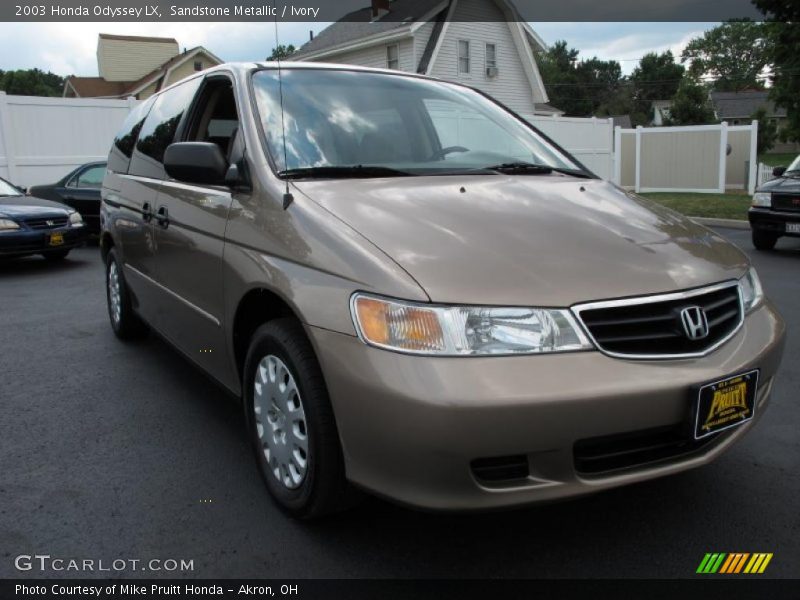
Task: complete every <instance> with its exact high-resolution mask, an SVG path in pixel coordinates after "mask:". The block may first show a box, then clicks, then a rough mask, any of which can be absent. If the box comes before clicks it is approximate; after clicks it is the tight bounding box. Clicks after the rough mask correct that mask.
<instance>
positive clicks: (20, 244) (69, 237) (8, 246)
mask: <svg viewBox="0 0 800 600" xmlns="http://www.w3.org/2000/svg"><path fill="white" fill-rule="evenodd" d="M53 233H60V234H62V235H63V236H64V243H63V244H59V245H58V246H51V245H50V235H51V234H53ZM88 234H89V232H88V229H87V227H86V226H84V227H64V228H62V229H48V230H34V231H32V230H29V229H20V230H17V231H6V232H3V233H0V256H5V257H8V256H25V255H28V254H41V253H44V252H50V251H55V252H58V251H60V250H71V249H72V248H76V247H78V246H81V245H83V244H84V243H85V242H86V237H87V236H88Z"/></svg>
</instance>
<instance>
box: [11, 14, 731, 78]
mask: <svg viewBox="0 0 800 600" xmlns="http://www.w3.org/2000/svg"><path fill="white" fill-rule="evenodd" d="M714 25H716V24H715V23H531V26H532V27H533V28H534V30H535V31H537V32H538V33H539V35H541V36H542V38H543V39H544V41H545V42H546V43H547V44H552V43H553V42H555V41H557V40H560V39H565V40H567V42H568V44H569V46H570V47H573V48H577V49H578V50H580V56H581V58H591V57H592V56H597V57H598V58H601V59H604V60H609V59H614V60H618V61H620V64H621V65H622V70H623V73H625V74H628V73H630V72H631V71H632V70H633V69H634V68H635V67H636V64H637V62H638V59H639V58H641V57H642V56H643V55H644V54H646V53H647V52H653V51H657V52H663V51H665V50H672V52H673V54H676V55H680V51H681V49H682V48H683V47H684V46H685V45H686V43H687V42H688V41H689V40H690V39H692V38H693V37H696V36H698V35H700V34H702V32H703V31H704V30H707V29H710V28H711V27H713V26H714ZM326 26H327V23H280V24H279V30H278V34H279V38H280V43H282V44H294V45H295V46H300V45H302V44H303V43H305V42H306V41H307V40H308V38H309V30H311V29H313V30H314V32H315V33H317V32H319V31H320V30H322V29H324V28H325V27H326ZM101 32H103V33H116V34H125V35H152V36H164V37H174V38H175V39H177V40H178V43H179V44H180V45H181V48H184V47H185V48H191V47H193V46H205V47H206V48H208V49H209V50H210V51H211V52H213V53H214V54H216V55H217V56H219V57H220V58H222V59H223V60H225V61H238V60H263V59H265V58H266V57H267V56H269V54H270V52H271V50H272V48H273V47H274V46H275V25H274V23H271V22H263V23H201V22H193V23H119V22H116V23H13V24H12V23H7V22H6V23H0V69H2V70H10V69H29V68H34V67H37V68H39V69H42V70H45V71H52V72H54V73H56V74H58V75H83V76H96V75H97V57H96V51H97V34H98V33H101Z"/></svg>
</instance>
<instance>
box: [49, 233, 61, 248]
mask: <svg viewBox="0 0 800 600" xmlns="http://www.w3.org/2000/svg"><path fill="white" fill-rule="evenodd" d="M63 243H64V234H63V233H51V234H50V245H51V246H61V245H62V244H63Z"/></svg>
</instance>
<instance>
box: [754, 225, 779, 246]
mask: <svg viewBox="0 0 800 600" xmlns="http://www.w3.org/2000/svg"><path fill="white" fill-rule="evenodd" d="M777 242H778V236H777V235H775V234H774V233H769V232H767V231H761V230H759V229H753V246H755V247H756V250H772V249H773V248H774V247H775V244H776V243H777Z"/></svg>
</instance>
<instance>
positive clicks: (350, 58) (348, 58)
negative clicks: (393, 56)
mask: <svg viewBox="0 0 800 600" xmlns="http://www.w3.org/2000/svg"><path fill="white" fill-rule="evenodd" d="M391 44H398V45H399V46H400V70H401V71H412V72H413V71H415V70H416V65H415V64H414V40H413V39H412V38H410V37H408V38H404V39H401V40H396V41H393V42H387V43H385V44H380V45H377V46H371V47H369V48H362V49H360V50H353V51H351V52H341V53H339V54H331V55H328V56H325V57H324V58H319V59H314V60H315V61H323V62H331V63H344V64H349V65H358V66H361V67H373V68H376V69H385V68H386V47H387V46H389V45H391Z"/></svg>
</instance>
